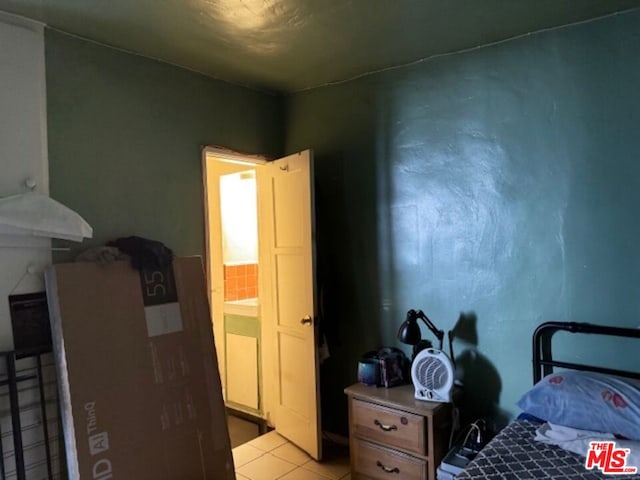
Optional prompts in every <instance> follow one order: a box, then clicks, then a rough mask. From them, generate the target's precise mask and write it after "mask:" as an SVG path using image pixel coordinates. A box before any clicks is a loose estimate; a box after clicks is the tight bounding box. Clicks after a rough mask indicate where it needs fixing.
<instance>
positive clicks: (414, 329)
mask: <svg viewBox="0 0 640 480" xmlns="http://www.w3.org/2000/svg"><path fill="white" fill-rule="evenodd" d="M418 319H420V320H422V321H423V322H424V323H425V325H426V326H427V328H428V329H429V330H431V333H433V334H434V335H435V336H436V338H437V339H438V340H439V341H440V347H439V349H440V350H442V340H443V338H444V331H442V330H439V329H438V328H437V327H436V326H435V325H434V324H433V322H431V320H429V318H428V317H427V316H426V315H425V314H424V312H423V311H422V310H418V311H416V310H409V311H408V312H407V319H406V320H405V321H404V323H403V324H402V325H400V328H399V329H398V340H400V341H401V342H402V343H406V344H407V345H413V356H414V357H415V356H416V354H417V353H418V352H417V351H416V350H417V349H418V345H419V344H420V342H421V341H422V334H421V333H420V325H418Z"/></svg>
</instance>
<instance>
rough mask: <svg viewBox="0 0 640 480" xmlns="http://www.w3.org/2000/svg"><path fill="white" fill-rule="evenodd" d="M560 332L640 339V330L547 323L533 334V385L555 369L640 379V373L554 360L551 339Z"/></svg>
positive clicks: (569, 323) (568, 323)
mask: <svg viewBox="0 0 640 480" xmlns="http://www.w3.org/2000/svg"><path fill="white" fill-rule="evenodd" d="M558 331H565V332H570V333H583V334H595V335H608V336H613V337H625V338H639V339H640V329H636V328H622V327H609V326H604V325H593V324H590V323H576V322H546V323H543V324H541V325H540V326H538V328H536V330H535V332H534V334H533V383H534V384H536V383H538V382H539V381H540V380H541V379H542V377H544V376H546V375H548V374H550V373H552V372H553V367H561V368H569V369H572V370H586V371H591V372H598V373H605V374H608V375H617V376H619V377H626V378H634V379H640V372H632V371H629V370H618V369H614V368H605V367H598V366H592V365H583V364H579V363H573V362H563V361H558V360H553V357H552V355H551V339H552V337H553V335H554V334H555V333H556V332H558Z"/></svg>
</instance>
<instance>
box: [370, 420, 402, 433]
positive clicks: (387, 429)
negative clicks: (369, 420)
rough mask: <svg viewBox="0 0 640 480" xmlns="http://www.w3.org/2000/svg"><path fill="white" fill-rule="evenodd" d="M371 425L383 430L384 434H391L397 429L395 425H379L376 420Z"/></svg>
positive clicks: (378, 421)
mask: <svg viewBox="0 0 640 480" xmlns="http://www.w3.org/2000/svg"><path fill="white" fill-rule="evenodd" d="M373 423H374V424H375V425H377V426H378V427H380V429H381V430H384V431H385V432H391V431H392V430H397V429H398V427H396V426H395V425H385V424H384V423H380V420H378V419H376V420H374V421H373Z"/></svg>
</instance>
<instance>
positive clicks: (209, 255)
mask: <svg viewBox="0 0 640 480" xmlns="http://www.w3.org/2000/svg"><path fill="white" fill-rule="evenodd" d="M267 161H268V160H267V158H266V157H264V156H259V155H246V154H243V153H239V152H234V151H231V150H227V149H224V148H221V147H204V148H203V149H202V172H203V175H202V179H203V188H204V202H203V203H204V210H205V211H204V215H205V232H204V233H205V252H206V253H205V263H206V274H207V294H208V296H209V303H210V307H211V321H212V328H213V330H214V338H216V339H218V340H216V351H217V356H218V365H219V367H221V372H220V379H221V382H222V385H223V387H226V374H227V372H226V361H225V359H226V351H225V342H224V335H225V325H224V305H223V304H224V272H223V270H222V269H221V268H216V266H218V265H219V266H221V265H223V264H224V260H223V256H222V251H221V248H220V249H219V248H216V245H221V242H219V243H216V240H215V239H214V238H213V235H212V232H221V230H222V226H221V225H220V223H217V224H215V225H211V224H210V219H211V215H210V211H209V208H210V204H211V202H212V199H213V198H214V197H215V196H216V195H219V187H218V188H214V189H213V191H211V185H212V184H213V182H212V181H211V180H212V179H213V178H214V176H216V175H219V174H220V171H221V170H223V169H224V168H223V167H222V165H224V164H229V166H230V167H231V168H229V172H230V173H231V172H232V171H233V170H235V168H233V167H232V166H237V170H238V171H241V170H243V168H242V167H246V168H255V170H256V182H257V184H258V189H259V188H260V178H261V176H262V174H263V172H262V168H261V167H263V166H264V165H266V163H267ZM210 162H215V163H214V164H213V165H212V164H210ZM214 165H216V166H218V168H216V167H215V166H214ZM224 170H226V169H224ZM215 201H217V202H219V200H214V202H215ZM257 208H258V212H260V208H261V207H260V195H258V205H257ZM218 220H219V217H218ZM260 221H261V220H260V214H258V264H259V268H258V299H265V298H267V295H271V285H270V278H269V276H268V275H269V267H268V263H269V261H270V260H269V258H268V255H265V248H263V245H262V244H263V241H264V240H263V235H262V234H261V226H260ZM218 250H220V251H218ZM214 293H217V294H218V295H214ZM216 314H219V315H220V316H221V317H222V318H219V319H218V318H216ZM269 315H270V314H269V312H268V311H266V309H264V308H261V307H260V306H259V307H258V321H259V323H260V337H261V341H260V342H259V343H260V357H259V364H260V366H261V368H260V370H261V372H259V375H260V376H261V377H262V378H259V379H258V382H259V384H261V387H262V389H261V390H262V391H261V398H260V402H259V403H260V406H261V408H260V416H261V417H262V418H263V419H264V420H266V422H267V424H268V425H271V426H273V425H274V424H275V408H274V407H273V405H274V400H273V399H274V398H275V386H274V385H272V384H271V382H265V381H264V379H265V378H274V376H275V374H274V370H275V362H274V360H273V358H274V353H273V352H274V347H273V343H274V342H273V337H274V333H273V332H274V328H273V321H272V319H271V318H270V317H269ZM225 401H226V390H225ZM233 408H236V407H235V406H234V407H233ZM247 413H251V412H247Z"/></svg>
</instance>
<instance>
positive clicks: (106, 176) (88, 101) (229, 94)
mask: <svg viewBox="0 0 640 480" xmlns="http://www.w3.org/2000/svg"><path fill="white" fill-rule="evenodd" d="M46 72H47V98H48V105H47V108H48V137H49V138H48V142H49V164H50V185H51V195H52V197H53V198H55V199H56V200H58V201H60V202H62V203H64V204H65V205H67V206H69V207H70V208H72V209H74V210H76V211H77V212H79V213H80V214H81V215H82V216H83V217H84V218H85V220H87V221H88V222H89V223H90V224H91V225H92V226H93V229H94V239H93V240H90V241H85V242H84V243H83V244H82V245H80V246H75V245H73V246H72V248H73V251H72V252H71V254H69V255H66V256H65V255H62V256H60V258H59V259H68V258H69V257H72V256H73V255H74V254H75V253H77V251H79V250H82V249H85V248H87V247H89V246H92V245H103V244H104V243H105V242H106V241H108V240H111V239H114V238H118V237H122V236H129V235H138V236H142V237H145V238H151V239H154V240H158V241H161V242H163V243H165V244H166V245H167V246H169V247H170V248H172V249H173V250H174V251H175V252H176V253H177V254H179V255H196V254H198V255H203V254H204V250H205V249H204V212H203V208H204V203H203V183H202V167H201V156H200V150H201V147H202V146H205V145H221V146H224V147H227V148H231V149H234V150H237V151H242V152H246V153H261V154H267V155H271V156H276V155H278V154H280V153H281V150H282V139H283V131H282V126H283V121H282V116H281V99H280V98H279V97H278V96H274V95H270V94H265V93H261V92H257V91H253V90H249V89H247V88H243V87H240V86H236V85H232V84H229V83H225V82H221V81H217V80H214V79H212V78H209V77H206V76H204V75H200V74H198V73H194V72H190V71H187V70H184V69H181V68H178V67H175V66H172V65H168V64H166V63H162V62H158V61H155V60H151V59H148V58H144V57H141V56H137V55H132V54H129V53H126V52H122V51H119V50H116V49H112V48H108V47H104V46H101V45H98V44H95V43H91V42H87V41H84V40H81V39H78V38H76V37H72V36H69V35H65V34H62V33H59V32H57V31H53V30H47V31H46Z"/></svg>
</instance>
